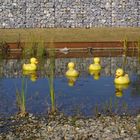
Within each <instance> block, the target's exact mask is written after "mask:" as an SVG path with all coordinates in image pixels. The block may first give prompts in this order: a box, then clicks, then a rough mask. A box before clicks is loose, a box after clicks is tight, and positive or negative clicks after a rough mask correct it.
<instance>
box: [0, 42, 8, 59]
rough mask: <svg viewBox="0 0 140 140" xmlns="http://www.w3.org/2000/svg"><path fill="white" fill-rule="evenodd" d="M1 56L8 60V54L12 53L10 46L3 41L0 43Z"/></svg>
mask: <svg viewBox="0 0 140 140" xmlns="http://www.w3.org/2000/svg"><path fill="white" fill-rule="evenodd" d="M0 49H1V50H0V56H1V57H2V58H6V57H7V56H8V54H9V52H10V48H9V45H8V44H7V43H6V42H5V41H4V42H3V41H2V42H1V43H0Z"/></svg>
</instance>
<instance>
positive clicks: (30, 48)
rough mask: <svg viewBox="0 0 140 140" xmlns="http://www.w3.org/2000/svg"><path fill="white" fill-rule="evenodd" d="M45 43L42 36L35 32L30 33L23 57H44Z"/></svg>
mask: <svg viewBox="0 0 140 140" xmlns="http://www.w3.org/2000/svg"><path fill="white" fill-rule="evenodd" d="M45 53H46V50H45V43H44V40H43V39H42V38H41V37H38V36H36V35H35V34H32V33H30V34H29V36H27V40H26V42H25V46H24V49H23V53H22V54H23V58H25V57H38V58H42V57H43V56H45Z"/></svg>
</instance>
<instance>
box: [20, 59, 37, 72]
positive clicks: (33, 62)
mask: <svg viewBox="0 0 140 140" xmlns="http://www.w3.org/2000/svg"><path fill="white" fill-rule="evenodd" d="M37 63H38V61H37V59H36V58H34V57H32V58H31V59H30V64H23V66H22V69H23V70H24V71H35V70H36V69H37V66H36V65H37Z"/></svg>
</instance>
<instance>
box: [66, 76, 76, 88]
mask: <svg viewBox="0 0 140 140" xmlns="http://www.w3.org/2000/svg"><path fill="white" fill-rule="evenodd" d="M66 77H67V79H68V85H69V86H70V87H72V86H74V85H75V82H76V80H77V78H78V77H69V76H66Z"/></svg>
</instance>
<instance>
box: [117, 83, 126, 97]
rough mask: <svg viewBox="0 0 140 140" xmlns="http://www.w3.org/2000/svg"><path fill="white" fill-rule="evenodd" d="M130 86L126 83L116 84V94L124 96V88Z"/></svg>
mask: <svg viewBox="0 0 140 140" xmlns="http://www.w3.org/2000/svg"><path fill="white" fill-rule="evenodd" d="M128 87H129V84H125V85H119V84H115V95H116V97H119V98H120V97H122V96H123V90H125V89H127V88H128Z"/></svg>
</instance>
